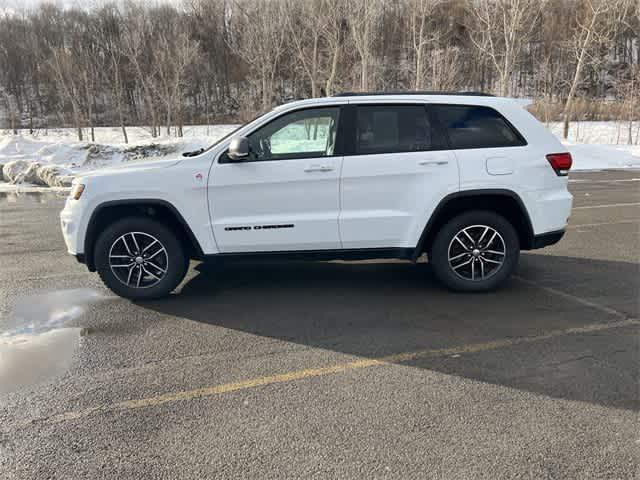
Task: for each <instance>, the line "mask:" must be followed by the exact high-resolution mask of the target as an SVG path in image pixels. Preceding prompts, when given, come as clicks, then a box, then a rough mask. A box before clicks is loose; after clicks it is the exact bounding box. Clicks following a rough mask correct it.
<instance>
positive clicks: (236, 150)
mask: <svg viewBox="0 0 640 480" xmlns="http://www.w3.org/2000/svg"><path fill="white" fill-rule="evenodd" d="M227 156H228V157H229V159H230V160H232V161H234V162H241V161H242V160H245V159H246V158H248V157H249V139H248V138H247V137H235V138H233V139H231V143H230V144H229V151H228V152H227Z"/></svg>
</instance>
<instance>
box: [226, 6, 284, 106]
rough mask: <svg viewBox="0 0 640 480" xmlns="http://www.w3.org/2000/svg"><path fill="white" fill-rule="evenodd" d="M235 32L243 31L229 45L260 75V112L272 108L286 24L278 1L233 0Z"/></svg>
mask: <svg viewBox="0 0 640 480" xmlns="http://www.w3.org/2000/svg"><path fill="white" fill-rule="evenodd" d="M235 6H236V8H237V10H238V11H237V18H236V22H237V27H236V28H237V29H239V31H241V32H242V35H238V37H239V38H238V39H237V40H236V41H235V42H233V43H232V44H231V45H230V46H231V48H232V49H233V50H234V52H236V54H237V55H239V56H240V57H241V58H242V59H243V60H244V61H245V62H246V64H247V65H248V66H249V70H250V71H257V72H258V75H259V82H260V91H261V95H262V110H263V111H264V110H268V109H269V108H271V105H272V102H273V94H274V86H275V79H276V72H277V68H278V62H279V61H280V58H281V56H282V55H283V53H284V51H285V38H286V37H287V29H286V25H284V24H283V18H285V15H283V11H282V8H283V4H282V3H281V2H280V1H278V0H257V1H250V0H249V1H247V0H245V1H243V2H240V1H236V3H235Z"/></svg>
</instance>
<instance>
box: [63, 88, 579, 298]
mask: <svg viewBox="0 0 640 480" xmlns="http://www.w3.org/2000/svg"><path fill="white" fill-rule="evenodd" d="M570 167H571V156H570V155H569V154H568V153H565V152H564V148H563V146H562V144H560V142H558V140H557V139H556V138H555V137H554V136H553V135H552V134H551V133H549V132H548V131H547V130H546V129H545V128H544V127H543V126H542V124H540V123H539V122H538V121H537V120H536V119H535V118H534V117H533V116H532V115H530V114H529V113H528V112H527V111H526V110H525V109H524V108H523V107H522V106H521V105H520V104H518V103H517V102H515V101H514V100H511V99H507V98H497V97H492V96H488V95H482V94H474V93H458V94H437V93H428V92H424V93H415V94H376V93H374V94H344V95H338V96H334V97H327V98H317V99H311V100H303V101H297V102H292V103H287V104H285V105H281V106H279V107H277V108H275V109H274V110H273V111H271V112H269V113H267V114H265V115H263V116H261V117H259V118H257V119H256V120H254V121H252V122H250V123H248V124H246V125H244V126H242V127H240V128H239V129H237V130H236V131H235V132H233V134H231V135H229V136H227V137H225V138H223V139H221V140H220V141H218V142H217V143H216V144H214V145H212V146H211V147H209V148H207V149H202V150H198V151H195V152H188V153H186V154H183V156H182V157H180V158H174V159H171V160H159V161H152V162H132V163H130V164H127V165H125V166H123V167H118V168H112V169H106V170H100V171H97V172H95V173H91V174H87V175H85V176H83V177H82V178H78V179H77V180H76V181H75V185H74V188H73V190H72V193H71V195H70V196H69V198H68V200H67V202H66V206H65V208H64V210H63V211H62V213H61V214H60V217H61V221H62V231H63V234H64V238H65V241H66V244H67V246H68V250H69V253H71V254H73V255H75V256H76V257H77V258H78V260H79V261H81V262H83V263H85V264H86V265H87V267H88V268H89V270H91V271H96V270H97V271H98V273H99V274H100V276H101V278H102V280H103V281H104V283H105V284H106V285H107V286H108V287H109V288H110V289H111V290H113V291H114V292H115V293H117V294H119V295H121V296H123V297H128V298H155V297H160V296H164V295H167V294H168V293H170V292H171V291H172V290H173V289H174V288H175V287H176V286H177V285H178V284H179V283H180V281H181V280H182V279H183V277H184V275H185V273H186V271H187V268H188V263H189V259H198V260H204V261H212V260H231V259H237V258H243V259H246V258H251V259H255V260H257V259H264V258H269V259H271V258H274V259H283V258H291V257H293V258H296V259H310V260H332V259H351V260H355V259H371V258H400V259H406V260H411V261H416V260H417V259H418V257H420V256H421V255H422V254H423V253H426V254H427V256H428V260H429V263H430V264H431V265H432V270H433V272H434V274H435V275H436V277H437V278H438V279H439V280H440V281H441V282H442V283H443V284H445V285H446V286H447V287H449V288H451V289H454V290H460V291H484V290H489V289H492V288H494V287H496V286H498V285H499V284H501V283H502V282H504V281H505V279H507V278H508V277H509V275H510V274H511V273H512V272H513V270H514V269H515V267H516V265H517V262H518V257H519V253H520V250H521V249H525V250H528V249H534V248H540V247H544V246H546V245H550V244H553V243H555V242H557V241H558V240H560V238H561V237H562V235H563V233H564V229H565V227H566V224H567V219H568V217H569V214H570V211H571V204H572V196H571V194H570V193H569V192H568V191H567V173H568V170H569V168H570Z"/></svg>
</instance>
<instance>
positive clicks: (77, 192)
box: [69, 183, 84, 200]
mask: <svg viewBox="0 0 640 480" xmlns="http://www.w3.org/2000/svg"><path fill="white" fill-rule="evenodd" d="M82 192H84V185H83V184H82V183H76V184H74V185H73V188H72V189H71V193H70V194H69V196H70V197H71V198H73V199H74V200H80V197H81V196H82Z"/></svg>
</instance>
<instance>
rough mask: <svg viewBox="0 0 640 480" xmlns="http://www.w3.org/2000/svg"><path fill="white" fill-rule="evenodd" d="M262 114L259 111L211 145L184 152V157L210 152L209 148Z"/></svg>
mask: <svg viewBox="0 0 640 480" xmlns="http://www.w3.org/2000/svg"><path fill="white" fill-rule="evenodd" d="M262 115H264V113H262V112H261V113H259V114H258V115H256V116H255V117H253V118H252V119H251V120H249V121H248V122H245V123H243V124H241V125H239V126H238V127H236V128H234V129H233V130H231V131H230V132H229V133H227V134H226V135H223V136H222V137H220V138H219V139H218V140H216V141H215V142H213V143H212V144H211V145H209V146H208V147H204V148H199V149H198V150H194V151H192V152H184V153H183V154H182V156H183V157H195V156H197V155H200V154H202V153H204V152H208V151H209V150H211V149H212V148H213V147H215V146H217V145H220V143H221V142H224V141H225V140H226V139H227V138H229V137H231V136H233V135H234V134H235V133H236V132H237V131H238V130H240V129H241V128H244V127H245V126H247V125H249V124H250V123H251V122H253V121H254V120H257V119H258V118H260V117H261V116H262Z"/></svg>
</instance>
